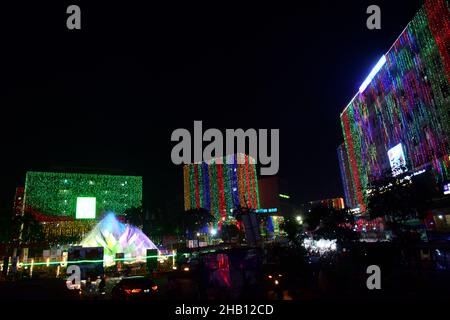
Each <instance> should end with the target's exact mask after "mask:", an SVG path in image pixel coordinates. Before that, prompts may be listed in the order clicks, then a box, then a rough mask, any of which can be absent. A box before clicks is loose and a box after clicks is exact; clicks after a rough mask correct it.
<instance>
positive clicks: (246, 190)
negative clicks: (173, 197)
mask: <svg viewBox="0 0 450 320" xmlns="http://www.w3.org/2000/svg"><path fill="white" fill-rule="evenodd" d="M220 160H221V161H219V159H213V160H212V161H211V162H210V163H206V162H203V163H201V164H190V165H185V166H184V169H183V173H184V204H185V210H189V209H193V208H200V207H201V208H205V209H207V210H209V211H210V212H211V213H212V214H213V215H214V216H215V217H216V218H217V220H221V218H225V219H226V218H227V216H228V215H229V214H230V212H231V210H233V209H235V208H236V207H238V206H246V205H248V206H249V207H251V208H255V209H259V203H260V202H259V190H258V177H257V173H256V165H255V161H254V160H252V159H251V158H249V157H248V156H247V155H241V154H238V155H231V156H227V157H224V158H221V159H220ZM238 160H239V161H240V163H242V164H240V163H239V162H238ZM193 168H198V169H193ZM200 168H201V169H200ZM195 172H198V174H195ZM200 172H201V173H202V174H200ZM201 177H202V178H201Z"/></svg>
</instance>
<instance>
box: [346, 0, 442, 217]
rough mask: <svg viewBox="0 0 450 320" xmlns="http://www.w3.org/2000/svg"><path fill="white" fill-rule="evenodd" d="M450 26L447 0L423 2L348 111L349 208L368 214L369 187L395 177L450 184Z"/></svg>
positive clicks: (377, 65) (347, 173)
mask: <svg viewBox="0 0 450 320" xmlns="http://www.w3.org/2000/svg"><path fill="white" fill-rule="evenodd" d="M449 21H450V15H449V10H448V4H447V2H446V1H445V0H427V1H425V5H424V6H423V7H422V8H421V9H420V10H419V12H418V13H417V14H416V15H415V17H414V18H413V20H412V21H411V22H410V23H409V24H408V25H407V26H406V28H405V30H404V31H403V32H402V33H401V35H400V36H399V37H398V39H397V40H396V41H395V42H394V44H393V45H392V47H391V48H390V49H389V50H388V52H387V53H386V54H384V55H383V56H382V57H381V59H380V60H379V61H378V63H377V64H376V66H375V67H374V69H373V70H372V72H370V74H369V76H368V77H367V79H366V80H365V81H364V82H363V84H362V85H361V87H360V89H359V92H357V93H356V95H355V96H354V97H353V99H352V100H351V101H350V102H349V103H348V105H347V106H346V108H345V109H344V111H342V113H341V125H342V131H343V136H344V146H345V147H344V148H343V149H341V150H340V151H339V153H340V158H341V170H342V176H343V178H344V184H345V185H346V187H345V191H346V192H347V195H346V199H347V202H348V203H347V204H348V205H352V206H356V207H359V208H360V210H361V211H362V212H364V211H365V209H366V205H367V193H366V191H367V189H368V187H369V186H370V184H371V182H372V181H376V180H377V179H380V178H382V177H383V176H384V175H385V174H386V172H389V171H392V174H393V175H396V174H399V173H401V172H404V171H405V168H406V170H409V171H418V170H422V169H427V168H430V169H431V171H432V172H433V173H434V174H435V177H436V180H437V181H439V182H445V181H446V180H448V179H450V156H449V154H450V113H449V110H450V95H449V94H450V85H449V79H450V57H449V51H448V47H449V44H450V36H449V35H450V25H449V24H450V23H449ZM344 153H345V154H344ZM399 165H400V166H399Z"/></svg>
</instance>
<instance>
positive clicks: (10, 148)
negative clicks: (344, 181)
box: [0, 0, 422, 208]
mask: <svg viewBox="0 0 450 320" xmlns="http://www.w3.org/2000/svg"><path fill="white" fill-rule="evenodd" d="M91 2H92V1H91ZM91 2H87V1H82V2H80V1H75V2H70V3H69V2H67V3H63V4H61V3H57V2H55V3H54V4H43V3H42V2H39V3H38V4H36V3H35V2H34V4H33V5H31V4H30V5H26V4H24V3H23V2H22V3H20V4H17V5H16V6H15V7H5V6H4V5H3V4H2V13H1V17H0V35H1V41H2V44H1V48H2V49H1V51H2V58H1V68H0V77H2V85H1V88H0V113H1V117H0V122H1V123H0V142H1V155H2V164H3V165H2V175H1V180H0V207H1V208H8V207H10V206H11V205H12V201H13V195H14V190H15V187H16V186H18V185H23V183H24V179H25V172H26V171H27V170H52V169H54V168H64V167H69V168H74V167H75V168H78V167H79V168H91V169H94V170H95V169H96V168H98V169H99V170H100V172H101V171H102V170H105V169H108V170H109V169H112V170H121V171H122V172H123V173H126V174H139V175H143V176H144V180H145V191H144V192H145V197H146V201H148V203H150V204H151V207H158V206H164V204H165V203H173V202H174V201H175V202H176V201H178V203H179V205H180V207H181V205H182V203H181V198H180V197H181V194H182V188H183V185H182V169H181V167H177V166H175V165H173V164H172V163H171V160H170V151H171V149H172V147H173V145H174V143H172V142H171V141H170V135H171V132H172V131H173V130H174V129H176V128H187V129H189V130H190V131H191V132H193V121H194V120H203V126H204V129H205V130H206V129H207V128H221V129H224V128H243V129H247V128H256V129H258V128H279V129H280V150H281V151H280V171H279V175H280V177H282V178H283V179H284V180H285V181H286V182H287V183H288V185H289V193H290V194H291V195H292V196H293V199H294V200H295V201H297V202H302V201H311V200H317V199H323V198H328V197H336V196H343V191H342V186H341V180H340V173H339V165H338V160H337V155H336V148H337V147H338V145H339V144H340V143H342V133H341V128H340V122H339V114H340V112H341V111H342V110H343V108H344V107H345V106H346V104H347V103H348V102H349V101H350V99H351V98H352V97H353V95H354V94H355V93H356V92H357V90H358V87H359V85H360V84H361V83H362V81H363V80H364V79H365V77H366V76H367V74H368V73H369V72H370V70H371V68H372V67H373V65H374V64H375V63H376V62H377V61H378V59H379V58H380V56H381V55H382V54H383V53H385V52H386V51H387V50H388V49H389V48H390V46H391V45H392V43H393V42H394V41H395V39H396V38H397V37H398V35H399V34H400V33H401V31H402V30H403V28H404V27H405V26H406V24H407V23H408V22H409V21H410V20H411V18H412V17H413V15H414V14H415V12H416V11H417V10H418V9H419V8H420V5H421V4H422V1H415V0H414V1H412V0H401V1H395V3H393V2H394V1H376V2H374V1H353V2H351V1H329V2H324V1H312V2H310V1H306V2H305V1H296V4H289V5H287V4H280V3H279V2H278V1H272V2H267V3H266V2H265V3H261V2H255V3H252V4H250V3H248V4H243V1H241V2H229V1H216V0H209V1H205V2H199V1H183V2H180V3H177V2H173V1H170V2H169V1H160V2H157V1H152V3H153V2H155V3H154V4H147V5H146V6H145V7H144V6H143V4H141V3H138V2H134V3H132V2H130V1H126V2H121V3H122V4H111V3H110V2H104V3H102V4H101V5H100V3H97V5H96V6H94V5H93V4H92V3H91ZM96 2H97V1H96ZM69 4H78V5H80V7H81V12H82V13H81V16H82V18H81V20H82V22H81V23H82V30H81V31H76V30H75V31H69V30H68V29H67V28H66V18H67V16H68V15H67V14H66V13H65V11H66V8H67V6H68V5H69ZM370 4H377V5H379V6H380V7H381V12H382V29H381V30H368V29H367V28H366V19H367V17H368V15H367V14H366V8H367V6H369V5H370Z"/></svg>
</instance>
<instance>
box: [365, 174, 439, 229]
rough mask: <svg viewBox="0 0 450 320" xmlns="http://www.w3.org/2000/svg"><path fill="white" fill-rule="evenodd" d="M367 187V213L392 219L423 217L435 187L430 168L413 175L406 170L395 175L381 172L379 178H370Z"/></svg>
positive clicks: (398, 220)
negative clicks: (372, 179)
mask: <svg viewBox="0 0 450 320" xmlns="http://www.w3.org/2000/svg"><path fill="white" fill-rule="evenodd" d="M368 190H369V192H368V196H367V200H368V206H367V208H368V211H369V214H370V217H371V218H372V219H373V218H377V217H384V216H389V217H390V219H391V220H392V221H394V222H396V223H402V222H404V221H405V220H408V219H411V218H416V217H418V218H423V217H424V216H425V214H426V210H427V209H428V208H429V207H430V205H431V200H432V198H433V197H434V196H436V195H437V191H438V190H436V184H435V183H434V178H433V177H432V175H431V172H425V173H422V174H421V175H418V176H414V177H411V176H410V175H409V174H407V173H405V174H402V175H398V176H395V177H392V176H391V175H390V173H385V174H384V175H383V177H382V178H379V179H376V180H375V179H374V181H372V182H371V184H370V187H369V188H368Z"/></svg>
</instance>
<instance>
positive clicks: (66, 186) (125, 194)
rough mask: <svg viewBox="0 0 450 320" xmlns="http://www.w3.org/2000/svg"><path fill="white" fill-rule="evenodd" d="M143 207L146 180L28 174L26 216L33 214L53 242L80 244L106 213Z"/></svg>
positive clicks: (105, 176)
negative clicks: (143, 189) (144, 181)
mask: <svg viewBox="0 0 450 320" xmlns="http://www.w3.org/2000/svg"><path fill="white" fill-rule="evenodd" d="M141 205H142V177H138V176H119V175H101V174H84V173H67V172H66V173H56V172H27V174H26V182H25V189H24V193H23V208H22V212H23V213H30V214H32V215H33V216H34V217H35V218H36V220H38V221H40V222H41V223H42V225H43V227H44V233H45V235H46V237H47V240H49V241H58V240H61V241H69V242H71V241H76V240H80V237H82V236H83V235H84V234H86V233H87V232H88V231H90V229H91V228H93V226H94V225H95V224H96V223H97V221H98V220H99V219H100V218H102V216H103V214H104V213H106V212H114V213H116V214H117V215H119V216H120V215H122V214H123V213H124V212H125V210H126V209H129V208H131V207H139V206H141Z"/></svg>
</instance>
